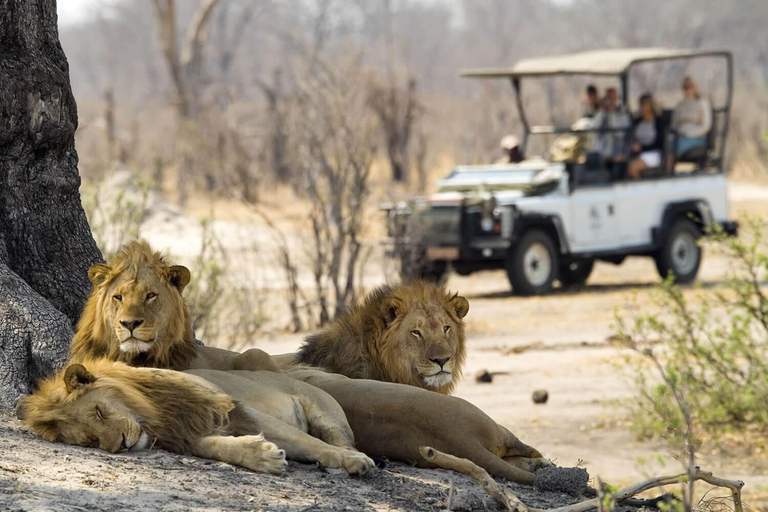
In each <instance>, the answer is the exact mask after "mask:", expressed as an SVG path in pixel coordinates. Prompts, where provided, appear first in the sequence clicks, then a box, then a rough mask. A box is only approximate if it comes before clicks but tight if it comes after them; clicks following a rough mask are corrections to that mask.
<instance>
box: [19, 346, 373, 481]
mask: <svg viewBox="0 0 768 512" xmlns="http://www.w3.org/2000/svg"><path fill="white" fill-rule="evenodd" d="M247 373H248V378H243V377H239V376H237V375H232V374H228V373H227V372H223V371H219V370H192V371H190V372H185V373H180V372H176V371H172V370H162V369H157V368H133V367H130V366H128V365H126V364H124V363H120V362H116V361H110V360H108V359H94V360H83V361H81V362H80V363H70V364H69V365H68V366H67V367H66V368H65V369H64V370H62V371H61V372H59V374H58V375H56V376H55V377H53V378H49V379H46V380H44V381H43V382H42V383H41V385H40V386H39V389H38V390H37V391H36V392H35V393H34V394H32V395H31V396H28V397H26V398H25V399H24V400H23V401H22V402H21V405H20V409H19V410H20V414H21V416H22V418H23V419H24V421H25V423H26V424H27V425H28V426H30V427H31V428H32V429H33V431H34V432H35V433H37V434H38V435H40V436H41V437H43V438H44V439H46V440H48V441H60V442H64V443H68V444H77V445H80V446H87V447H94V448H96V447H98V448H101V449H103V450H107V451H110V452H117V451H120V450H123V449H127V450H141V449H145V448H149V447H156V448H162V449H165V450H168V451H172V452H174V453H191V454H193V455H197V456H199V457H204V458H209V459H216V460H221V461H224V462H229V463H232V464H236V465H239V466H243V467H246V468H248V469H252V470H254V471H259V472H268V473H279V472H281V471H282V469H283V466H284V465H285V458H286V456H287V457H288V458H289V459H292V460H297V461H301V462H319V463H320V464H322V465H323V466H325V467H328V468H343V469H345V470H346V471H347V472H348V473H350V474H355V475H364V474H367V473H369V472H370V471H371V470H372V469H373V467H374V465H373V461H372V460H371V459H370V458H368V457H367V456H365V455H364V454H363V453H360V452H359V451H357V450H355V448H354V437H353V435H352V431H351V430H350V429H349V426H348V425H347V424H346V421H343V422H341V421H339V418H340V417H341V418H343V417H344V413H343V411H342V410H341V408H340V407H339V405H338V404H337V403H336V402H335V401H334V400H333V399H332V398H330V397H329V396H328V395H326V394H325V393H324V392H322V391H321V390H319V389H316V388H314V387H312V386H310V385H309V384H305V383H303V382H300V381H297V380H295V379H291V378H289V377H287V376H284V375H280V374H275V373H272V372H247ZM342 423H343V427H342ZM306 429H311V430H312V431H313V432H314V433H316V435H318V437H320V439H317V438H315V437H312V436H310V435H309V434H307V433H306V432H305V430H306ZM265 437H266V439H267V440H268V441H270V442H267V441H265ZM321 439H322V440H321ZM273 443H275V444H276V445H277V446H276V445H275V444H273ZM278 447H280V448H278Z"/></svg>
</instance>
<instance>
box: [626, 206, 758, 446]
mask: <svg viewBox="0 0 768 512" xmlns="http://www.w3.org/2000/svg"><path fill="white" fill-rule="evenodd" d="M763 229H764V226H763V225H761V223H760V222H758V221H756V220H751V221H749V222H748V226H747V229H746V231H747V234H745V235H742V236H741V237H740V238H728V237H726V236H725V235H724V234H723V233H722V232H721V231H720V230H717V232H716V233H715V234H714V248H715V249H716V250H718V251H719V252H721V253H723V254H724V255H726V256H728V257H729V261H730V262H731V265H730V267H729V270H728V272H727V274H726V276H725V280H724V283H723V284H724V286H723V287H722V288H721V289H719V290H714V291H706V292H705V291H701V292H700V293H699V294H698V296H697V299H698V300H697V301H696V303H695V304H694V303H692V302H691V300H690V298H689V297H688V296H686V294H684V293H683V291H682V290H681V289H680V288H679V287H678V286H676V285H675V284H674V283H673V282H672V281H671V280H667V281H665V282H664V283H663V284H662V285H661V286H659V288H658V289H657V290H656V291H655V292H654V293H653V302H654V303H655V305H656V309H657V311H655V312H650V313H644V314H641V315H638V316H636V317H635V318H634V319H632V320H631V321H629V320H627V319H625V318H623V317H621V316H617V321H618V325H619V329H620V332H619V337H620V339H621V340H622V341H623V343H624V344H625V345H626V346H628V347H630V348H633V349H635V350H637V351H639V352H640V353H642V354H644V355H645V356H646V357H647V358H648V359H649V360H650V361H651V362H652V363H653V365H652V366H645V365H641V366H639V367H637V366H633V367H632V370H633V372H635V374H634V378H635V384H636V386H637V390H638V395H637V401H636V411H635V414H634V418H635V419H636V426H637V428H638V429H639V431H640V433H641V434H643V435H648V436H655V435H662V436H665V437H669V438H671V439H672V440H673V441H678V442H684V441H685V439H683V436H684V435H685V432H686V418H685V413H684V411H683V410H682V408H681V407H680V406H679V403H678V401H677V400H676V397H675V393H679V396H678V398H680V397H682V398H683V399H684V402H683V403H684V404H685V405H686V406H687V407H688V408H689V412H690V416H691V418H690V419H691V421H692V422H693V423H694V424H695V425H697V426H698V427H699V428H700V429H701V431H705V432H707V433H709V434H710V435H712V436H717V435H719V434H722V433H725V432H729V431H742V430H758V431H765V430H768V371H766V370H767V369H768V368H766V361H767V360H768V358H767V356H768V296H766V292H765V290H764V287H763V286H764V279H765V277H766V276H767V275H768V255H767V254H766V251H765V244H764V240H763V238H762V230H763ZM653 366H656V367H655V368H654V367H653ZM659 372H661V375H662V379H661V380H660V379H659V378H658V375H659Z"/></svg>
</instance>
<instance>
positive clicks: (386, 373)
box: [275, 281, 469, 394]
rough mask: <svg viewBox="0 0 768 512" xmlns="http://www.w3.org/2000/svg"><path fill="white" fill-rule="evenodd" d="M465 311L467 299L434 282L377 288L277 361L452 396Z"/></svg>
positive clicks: (462, 351) (461, 362) (463, 355)
mask: <svg viewBox="0 0 768 512" xmlns="http://www.w3.org/2000/svg"><path fill="white" fill-rule="evenodd" d="M468 311H469V302H468V301H467V299H465V298H464V297H461V296H459V295H458V294H451V293H449V292H447V291H446V290H445V288H443V287H442V286H438V285H435V284H432V283H428V282H425V281H414V282H411V283H404V284H398V285H385V286H381V287H379V288H377V289H376V290H374V291H372V292H371V293H370V294H369V295H368V296H367V297H366V298H365V300H364V301H363V302H362V303H360V304H358V305H356V306H354V307H352V308H350V309H349V310H348V311H347V312H345V313H344V314H343V315H342V316H341V317H340V318H339V319H338V320H336V321H334V322H332V323H331V324H330V325H329V326H328V327H326V328H325V329H323V330H322V331H320V332H319V333H317V334H312V335H310V336H308V337H307V338H306V339H305V340H304V343H303V344H302V346H301V348H300V349H299V351H298V352H297V353H296V354H295V356H291V355H290V354H283V355H279V356H275V361H276V362H277V364H278V365H280V366H282V367H283V368H286V369H287V368H288V367H290V365H291V364H295V363H298V364H305V365H309V366H316V367H319V368H323V369H325V370H327V371H329V372H332V373H340V374H342V375H346V376H347V377H350V378H353V379H372V380H381V381H386V382H394V383H399V384H408V385H411V386H416V387H420V388H424V389H428V390H432V391H437V392H439V393H444V394H450V393H451V392H452V391H453V389H454V387H455V386H456V384H457V383H458V382H459V380H460V379H461V373H462V370H463V369H464V360H465V358H466V353H467V350H466V336H465V333H464V322H463V321H462V319H463V318H464V317H465V316H466V315H467V312H468Z"/></svg>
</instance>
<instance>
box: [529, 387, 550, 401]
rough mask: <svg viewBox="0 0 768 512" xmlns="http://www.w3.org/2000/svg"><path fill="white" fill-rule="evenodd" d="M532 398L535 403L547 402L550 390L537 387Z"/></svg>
mask: <svg viewBox="0 0 768 512" xmlns="http://www.w3.org/2000/svg"><path fill="white" fill-rule="evenodd" d="M531 400H533V403H535V404H545V403H547V400H549V392H548V391H547V390H546V389H537V390H536V391H534V392H533V395H531Z"/></svg>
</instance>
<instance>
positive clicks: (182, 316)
mask: <svg viewBox="0 0 768 512" xmlns="http://www.w3.org/2000/svg"><path fill="white" fill-rule="evenodd" d="M94 267H101V269H102V271H103V275H101V276H100V277H99V279H94V278H93V277H92V279H91V280H92V281H93V288H92V290H91V295H90V296H89V297H88V301H87V302H86V303H85V308H84V309H83V313H82V315H81V317H80V321H79V322H78V324H77V331H76V332H75V336H74V337H73V338H72V343H71V345H70V358H71V360H72V361H80V360H85V359H94V358H100V357H106V358H108V359H110V360H113V361H122V362H125V363H128V364H130V365H131V366H152V367H157V368H171V369H174V370H184V369H187V368H188V367H189V363H190V361H191V360H192V359H194V358H195V355H196V352H197V351H196V345H195V343H194V341H193V336H192V324H191V322H190V318H189V311H188V310H187V306H186V304H185V303H184V299H183V298H182V296H181V293H180V292H178V291H177V290H173V287H172V286H171V285H170V284H165V286H167V287H168V289H169V293H168V294H165V295H164V297H165V300H169V301H171V309H172V311H173V313H172V317H171V318H166V319H163V321H164V329H163V337H162V338H158V339H157V340H156V342H155V343H154V346H153V348H152V350H151V351H149V352H145V353H140V354H126V353H124V352H121V351H120V343H119V342H118V340H117V337H116V335H115V332H114V329H113V327H112V325H110V315H109V313H108V310H107V309H108V307H109V300H110V299H109V296H108V293H109V287H110V284H111V283H112V282H113V281H114V280H115V279H117V278H118V277H120V276H122V275H124V274H126V273H127V274H129V275H130V276H131V277H132V278H133V279H134V281H135V280H137V279H139V270H140V269H141V268H150V269H152V270H153V271H154V272H156V273H157V275H158V276H161V277H164V276H166V275H167V274H168V272H169V268H170V267H169V265H168V263H167V262H166V260H165V258H164V257H163V255H162V254H161V253H159V252H155V251H153V250H152V248H151V247H150V246H149V244H148V243H147V242H146V241H144V240H138V241H132V242H129V243H128V244H126V245H125V246H124V247H123V248H122V249H121V250H120V251H119V252H118V254H117V255H116V256H115V257H114V258H112V259H110V260H109V261H108V262H107V264H106V265H95V266H94ZM94 267H92V269H93V268H94ZM89 275H91V273H90V272H89ZM163 282H165V281H163Z"/></svg>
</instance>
